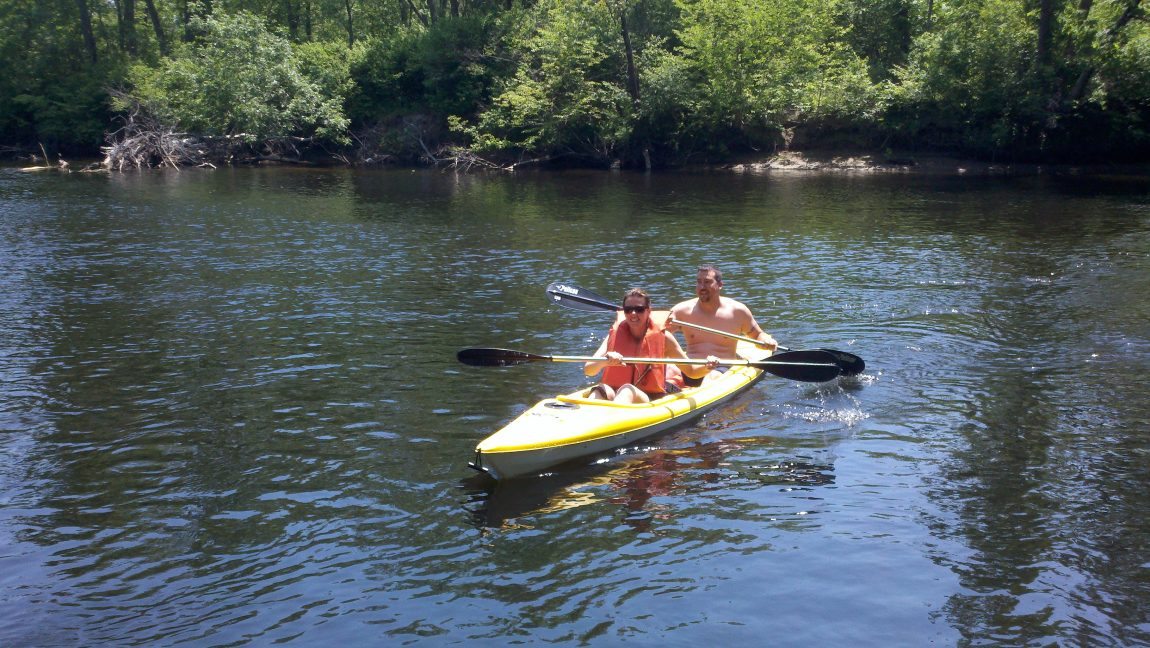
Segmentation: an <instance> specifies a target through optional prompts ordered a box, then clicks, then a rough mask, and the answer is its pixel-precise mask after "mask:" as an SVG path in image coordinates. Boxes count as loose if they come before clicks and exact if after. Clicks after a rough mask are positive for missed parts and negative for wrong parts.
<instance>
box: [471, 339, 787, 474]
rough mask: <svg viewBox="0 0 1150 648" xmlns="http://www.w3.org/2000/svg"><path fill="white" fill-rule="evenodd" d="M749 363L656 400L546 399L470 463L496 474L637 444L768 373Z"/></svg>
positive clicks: (755, 355)
mask: <svg viewBox="0 0 1150 648" xmlns="http://www.w3.org/2000/svg"><path fill="white" fill-rule="evenodd" d="M739 355H740V356H741V357H743V358H746V359H748V360H752V361H755V360H762V359H765V358H767V357H768V356H769V355H770V352H768V351H764V350H762V349H759V348H757V347H755V346H754V345H751V344H745V343H741V344H740V345H739ZM764 375H765V374H764V372H763V371H762V370H761V369H756V368H754V367H749V366H735V367H731V368H730V370H728V371H727V372H726V373H724V374H723V375H722V377H720V378H717V379H715V380H711V381H708V382H707V383H706V384H704V385H703V386H701V387H688V388H685V389H684V390H683V391H681V392H678V393H675V394H668V395H666V396H664V397H662V398H659V399H658V400H655V401H652V402H650V403H637V404H623V403H614V402H611V401H604V400H597V399H589V398H586V394H587V393H588V392H589V390H590V388H589V387H587V388H584V389H581V390H579V391H576V392H573V393H570V394H566V395H561V396H556V397H554V398H546V399H544V400H542V401H540V402H538V403H536V404H535V405H534V406H533V407H531V408H530V409H528V410H527V411H526V412H523V413H522V414H520V415H519V416H518V417H517V418H516V419H515V420H513V421H511V422H510V423H508V424H507V425H506V426H505V427H503V428H502V429H500V430H499V431H497V432H495V433H494V434H492V435H491V436H489V437H487V438H486V439H484V440H483V441H481V442H480V443H479V445H477V446H476V448H475V459H474V460H473V461H472V462H471V463H470V464H469V465H470V466H471V467H472V468H475V469H476V470H480V471H483V472H485V473H487V474H489V475H491V476H492V477H494V478H495V479H508V478H512V477H519V476H523V475H527V474H532V473H537V472H539V471H542V470H544V469H546V468H548V467H551V466H554V465H557V464H560V463H563V462H566V461H570V460H572V459H577V458H580V457H586V456H589V455H593V454H597V453H600V452H604V451H607V450H611V449H612V448H617V447H619V446H622V445H626V444H629V443H633V442H635V441H638V440H640V439H643V438H645V437H648V436H651V435H653V434H657V433H659V432H662V431H664V430H667V429H670V428H671V427H674V426H677V425H681V424H684V423H687V422H689V421H692V420H694V419H696V418H698V417H699V416H701V415H703V414H704V413H705V412H707V411H709V410H711V409H713V408H715V407H717V406H719V405H720V404H722V403H724V402H726V401H727V400H730V399H731V398H733V397H734V396H736V395H737V394H739V393H741V392H743V391H745V390H746V389H748V388H750V387H751V386H752V385H754V384H755V383H756V382H758V381H759V380H760V379H762V378H763V376H764Z"/></svg>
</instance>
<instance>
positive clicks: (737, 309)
mask: <svg viewBox="0 0 1150 648" xmlns="http://www.w3.org/2000/svg"><path fill="white" fill-rule="evenodd" d="M720 299H721V300H722V301H721V303H722V305H723V308H724V309H727V310H730V311H731V312H732V313H740V314H742V313H746V314H747V315H750V314H751V309H750V308H748V307H747V305H746V304H744V303H743V302H741V301H739V300H737V299H731V298H730V297H720Z"/></svg>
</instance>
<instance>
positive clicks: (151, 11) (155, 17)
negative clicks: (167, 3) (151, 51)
mask: <svg viewBox="0 0 1150 648" xmlns="http://www.w3.org/2000/svg"><path fill="white" fill-rule="evenodd" d="M144 10H145V11H146V12H147V14H148V20H150V21H151V23H152V30H153V31H155V32H156V44H157V45H159V46H160V55H161V56H167V55H168V39H167V37H166V36H165V35H164V24H163V23H162V22H161V21H160V12H158V11H156V3H155V0H144Z"/></svg>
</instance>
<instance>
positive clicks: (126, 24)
mask: <svg viewBox="0 0 1150 648" xmlns="http://www.w3.org/2000/svg"><path fill="white" fill-rule="evenodd" d="M116 14H117V18H118V19H119V25H118V28H119V32H120V49H121V50H122V51H124V52H126V53H127V54H129V55H130V56H133V57H134V56H135V55H136V49H137V47H136V0H118V1H117V2H116Z"/></svg>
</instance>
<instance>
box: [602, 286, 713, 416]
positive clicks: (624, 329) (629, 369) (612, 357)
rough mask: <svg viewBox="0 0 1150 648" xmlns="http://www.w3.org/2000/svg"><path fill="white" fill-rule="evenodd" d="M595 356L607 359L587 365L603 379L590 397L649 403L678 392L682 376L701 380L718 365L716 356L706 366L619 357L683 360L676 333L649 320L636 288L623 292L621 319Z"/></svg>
mask: <svg viewBox="0 0 1150 648" xmlns="http://www.w3.org/2000/svg"><path fill="white" fill-rule="evenodd" d="M595 357H598V358H606V359H605V360H596V361H593V362H588V363H586V364H585V365H584V366H583V373H584V374H586V375H588V376H594V375H595V374H597V373H599V372H600V371H602V372H603V377H602V378H601V379H600V380H601V382H600V383H599V384H598V385H595V386H594V387H592V388H591V392H590V393H589V394H588V397H589V398H596V399H603V400H611V401H615V402H616V403H647V402H650V401H651V400H653V399H656V398H659V397H660V396H663V395H664V394H667V393H672V392H675V391H678V390H679V387H680V386H681V385H682V374H686V375H687V376H688V377H690V378H702V377H703V376H706V375H707V373H708V372H709V371H710V370H711V369H714V368H715V367H716V366H718V363H719V359H718V358H717V357H715V356H708V357H707V364H706V365H691V364H684V365H672V364H626V363H624V362H623V358H672V359H674V358H682V359H684V360H685V359H686V358H687V354H685V353H683V348H682V347H681V346H679V341H678V340H676V339H675V336H673V335H671V334H670V333H668V332H667V331H665V330H664V329H663V327H662V326H660V325H656V323H655V322H654V321H652V319H651V298H650V297H649V296H648V295H647V293H646V292H645V291H643V290H641V289H639V288H632V289H631V290H628V291H627V294H626V295H624V296H623V319H622V321H620V322H618V323H617V324H615V325H614V326H612V327H611V331H610V333H608V334H607V339H605V340H603V344H601V345H599V350H598V351H596V352H595ZM680 372H681V373H680Z"/></svg>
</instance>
